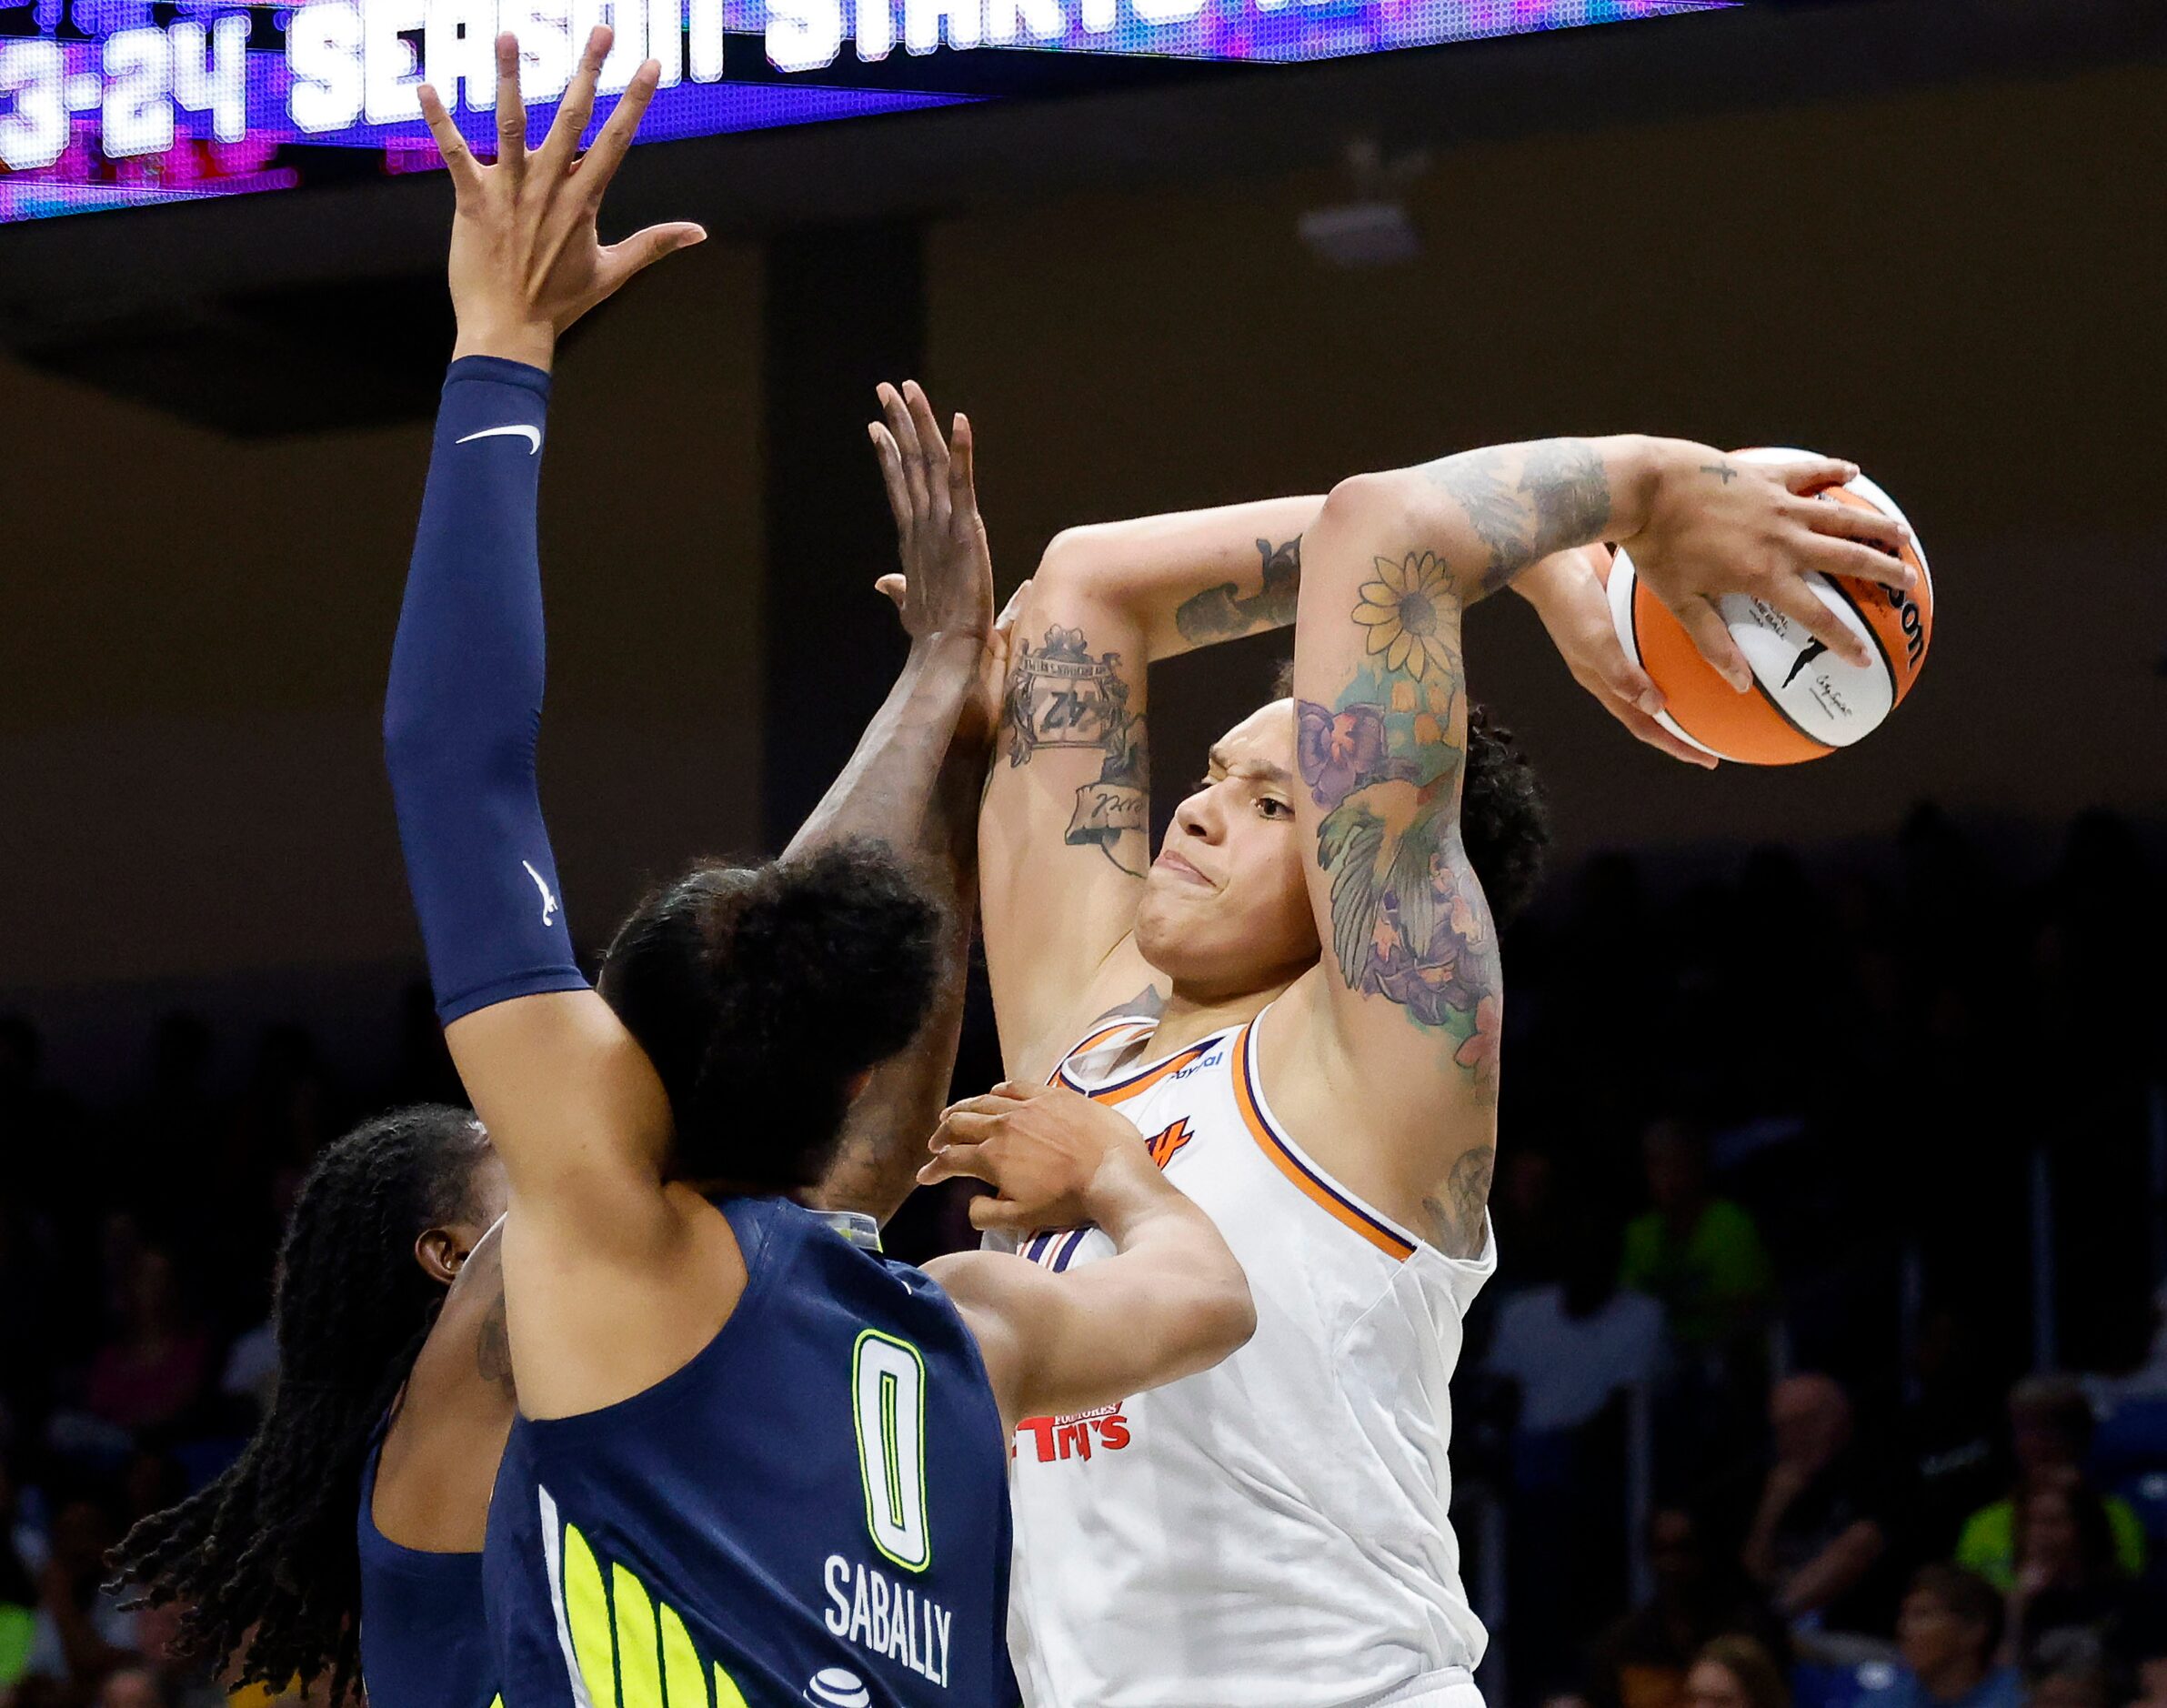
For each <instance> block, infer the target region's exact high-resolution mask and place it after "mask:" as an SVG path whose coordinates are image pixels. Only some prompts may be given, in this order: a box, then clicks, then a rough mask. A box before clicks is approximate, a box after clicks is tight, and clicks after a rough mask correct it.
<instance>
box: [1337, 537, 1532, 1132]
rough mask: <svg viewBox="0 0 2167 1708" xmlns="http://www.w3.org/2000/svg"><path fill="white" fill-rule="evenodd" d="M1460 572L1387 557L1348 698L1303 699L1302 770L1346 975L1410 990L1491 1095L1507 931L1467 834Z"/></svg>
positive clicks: (1358, 615)
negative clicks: (1500, 943)
mask: <svg viewBox="0 0 2167 1708" xmlns="http://www.w3.org/2000/svg"><path fill="white" fill-rule="evenodd" d="M1457 588H1458V577H1457V576H1456V575H1455V574H1454V572H1453V571H1452V570H1451V569H1450V568H1449V567H1448V566H1447V565H1446V564H1445V563H1444V562H1443V561H1442V560H1441V559H1440V558H1437V557H1436V556H1435V555H1433V554H1431V553H1428V552H1410V553H1409V554H1408V555H1407V557H1406V558H1402V559H1401V560H1400V562H1398V563H1394V562H1393V561H1392V560H1391V559H1390V558H1377V559H1376V560H1375V563H1374V578H1373V579H1371V580H1369V581H1367V582H1365V583H1364V584H1363V585H1362V588H1361V598H1360V603H1359V605H1357V607H1356V608H1355V610H1354V612H1353V617H1354V620H1355V621H1356V622H1357V623H1358V624H1359V625H1361V626H1362V627H1363V628H1367V629H1368V630H1369V640H1368V643H1367V646H1368V656H1367V657H1366V658H1364V659H1363V661H1362V662H1361V664H1360V665H1359V667H1358V668H1357V669H1356V672H1355V675H1354V679H1353V680H1352V681H1351V682H1350V683H1349V686H1348V687H1347V688H1346V690H1345V691H1344V692H1343V693H1341V695H1340V696H1339V701H1338V703H1337V704H1335V705H1332V706H1324V705H1320V704H1319V703H1317V702H1316V701H1314V700H1299V701H1297V702H1296V706H1295V717H1296V727H1297V748H1298V752H1299V763H1300V767H1301V776H1302V781H1303V782H1304V783H1306V784H1307V785H1308V786H1309V795H1310V799H1312V800H1314V801H1315V802H1316V804H1317V805H1318V806H1319V807H1320V808H1322V809H1324V818H1323V819H1322V820H1321V821H1320V822H1319V825H1318V827H1317V863H1318V866H1319V869H1322V870H1323V871H1325V872H1327V873H1329V875H1330V878H1331V908H1330V911H1331V938H1332V941H1331V951H1332V956H1333V959H1335V960H1336V962H1337V963H1338V967H1339V977H1340V979H1341V980H1343V981H1344V982H1345V983H1346V985H1347V988H1348V989H1349V990H1353V991H1356V992H1358V993H1359V994H1363V995H1377V996H1381V997H1383V998H1385V999H1386V1000H1388V1001H1391V1002H1396V1003H1398V1004H1399V1005H1400V1007H1401V1008H1402V1009H1403V1010H1406V1013H1407V1015H1408V1018H1409V1019H1410V1020H1412V1021H1413V1022H1414V1023H1415V1024H1416V1025H1418V1026H1420V1027H1422V1028H1423V1029H1424V1030H1428V1031H1431V1032H1434V1033H1436V1034H1438V1035H1439V1036H1440V1039H1441V1040H1444V1041H1446V1042H1448V1043H1450V1045H1451V1047H1452V1060H1453V1061H1454V1063H1455V1064H1456V1065H1458V1066H1459V1067H1460V1068H1461V1069H1463V1070H1466V1071H1467V1072H1468V1073H1469V1074H1470V1077H1471V1079H1472V1080H1473V1083H1474V1085H1475V1088H1476V1089H1477V1090H1478V1091H1480V1092H1481V1093H1482V1094H1484V1095H1486V1096H1488V1095H1494V1092H1495V1089H1496V1082H1497V1055H1498V1038H1499V1030H1500V1019H1501V1012H1502V1010H1501V1008H1500V1000H1499V989H1500V979H1499V971H1498V955H1497V940H1496V932H1495V929H1494V928H1493V926H1492V923H1491V920H1490V909H1489V906H1488V904H1487V903H1486V902H1485V901H1484V900H1483V897H1482V889H1481V886H1480V884H1479V883H1478V882H1477V881H1476V880H1475V874H1474V869H1473V868H1472V867H1471V866H1470V864H1469V863H1468V858H1467V850H1466V849H1465V848H1464V847H1463V846H1462V845H1461V842H1460V819H1459V809H1460V773H1461V771H1462V769H1464V767H1465V764H1466V754H1465V751H1464V747H1463V741H1464V738H1463V737H1462V735H1461V734H1460V728H1461V726H1462V724H1463V722H1464V718H1465V715H1466V709H1465V707H1464V705H1463V704H1462V703H1461V702H1462V698H1463V696H1464V692H1465V685H1466V676H1465V673H1464V671H1463V669H1462V668H1461V663H1460V645H1459V633H1458V630H1459V625H1458V622H1457V620H1456V618H1457V605H1458V603H1459V596H1458V592H1457Z"/></svg>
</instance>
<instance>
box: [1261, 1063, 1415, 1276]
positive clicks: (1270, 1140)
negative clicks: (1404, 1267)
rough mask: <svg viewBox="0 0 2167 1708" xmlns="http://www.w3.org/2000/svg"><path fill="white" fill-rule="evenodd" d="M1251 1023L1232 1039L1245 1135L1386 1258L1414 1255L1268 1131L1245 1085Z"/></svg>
mask: <svg viewBox="0 0 2167 1708" xmlns="http://www.w3.org/2000/svg"><path fill="white" fill-rule="evenodd" d="M1253 1030H1255V1022H1254V1021H1251V1022H1250V1023H1249V1025H1248V1026H1244V1027H1243V1028H1242V1029H1241V1031H1240V1034H1239V1036H1238V1037H1237V1038H1236V1039H1235V1040H1234V1071H1233V1076H1232V1077H1233V1080H1234V1103H1235V1107H1236V1108H1238V1109H1239V1110H1241V1119H1242V1120H1243V1121H1244V1122H1245V1123H1247V1125H1248V1127H1249V1136H1250V1137H1251V1138H1253V1139H1254V1140H1256V1141H1257V1146H1258V1149H1259V1150H1262V1151H1263V1152H1264V1154H1265V1155H1266V1156H1267V1157H1269V1158H1270V1159H1271V1161H1272V1163H1273V1164H1274V1166H1276V1167H1277V1168H1278V1169H1279V1172H1280V1173H1282V1174H1284V1175H1285V1176H1286V1177H1287V1178H1288V1179H1289V1181H1293V1182H1294V1184H1295V1185H1296V1186H1297V1187H1298V1188H1299V1189H1300V1191H1301V1192H1302V1195H1303V1196H1304V1197H1306V1198H1308V1199H1309V1201H1311V1202H1312V1203H1314V1204H1316V1205H1317V1206H1318V1208H1319V1209H1320V1210H1322V1211H1325V1213H1326V1214H1328V1215H1329V1216H1331V1217H1332V1218H1334V1219H1335V1220H1336V1221H1339V1222H1340V1223H1342V1224H1343V1225H1345V1226H1347V1227H1349V1228H1351V1229H1353V1230H1354V1231H1355V1232H1357V1233H1359V1234H1360V1235H1361V1236H1362V1238H1363V1239H1365V1240H1367V1241H1369V1243H1370V1244H1371V1245H1373V1246H1375V1247H1376V1248H1377V1249H1378V1250H1379V1251H1382V1252H1383V1253H1384V1254H1385V1255H1386V1256H1387V1257H1390V1258H1396V1259H1398V1260H1399V1261H1402V1262H1404V1261H1406V1260H1407V1259H1409V1258H1410V1257H1412V1256H1413V1255H1414V1254H1415V1248H1414V1247H1413V1245H1412V1244H1410V1242H1409V1241H1406V1240H1404V1239H1402V1238H1401V1237H1400V1235H1399V1234H1397V1233H1395V1232H1393V1231H1392V1230H1391V1229H1389V1228H1388V1227H1386V1226H1385V1225H1384V1224H1383V1223H1382V1222H1380V1221H1377V1220H1376V1219H1375V1218H1374V1217H1371V1216H1369V1215H1367V1214H1365V1213H1364V1212H1363V1211H1361V1210H1359V1208H1357V1207H1356V1206H1355V1205H1353V1204H1350V1203H1349V1202H1348V1201H1347V1200H1345V1199H1344V1198H1342V1197H1340V1196H1339V1193H1338V1192H1336V1191H1333V1190H1332V1189H1331V1187H1330V1186H1329V1185H1328V1184H1327V1183H1326V1182H1325V1181H1322V1180H1320V1179H1319V1178H1318V1176H1317V1175H1316V1173H1315V1172H1314V1171H1312V1170H1310V1169H1309V1167H1308V1165H1307V1164H1305V1163H1304V1162H1303V1161H1302V1160H1301V1159H1300V1158H1299V1157H1298V1156H1296V1155H1295V1154H1294V1153H1293V1151H1291V1150H1289V1149H1288V1147H1287V1144H1286V1141H1285V1140H1282V1139H1281V1138H1280V1137H1279V1134H1277V1133H1276V1132H1274V1131H1272V1130H1271V1124H1270V1123H1269V1121H1267V1120H1265V1119H1264V1111H1263V1110H1261V1109H1259V1108H1258V1106H1257V1099H1256V1095H1255V1093H1254V1092H1253V1091H1252V1090H1250V1087H1249V1072H1250V1067H1249V1034H1250V1032H1251V1031H1253Z"/></svg>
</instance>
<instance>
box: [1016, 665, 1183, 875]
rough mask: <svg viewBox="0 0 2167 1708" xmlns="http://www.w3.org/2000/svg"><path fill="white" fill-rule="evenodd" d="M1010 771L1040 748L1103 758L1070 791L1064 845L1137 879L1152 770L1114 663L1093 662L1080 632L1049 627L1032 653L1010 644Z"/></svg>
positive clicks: (1143, 862)
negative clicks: (1072, 800) (1089, 850)
mask: <svg viewBox="0 0 2167 1708" xmlns="http://www.w3.org/2000/svg"><path fill="white" fill-rule="evenodd" d="M1001 727H1002V729H1003V731H1004V732H1005V733H1006V735H1007V738H1008V764H1009V766H1010V767H1011V768H1015V767H1018V766H1023V765H1028V764H1029V763H1030V762H1031V760H1032V759H1034V758H1035V757H1037V755H1038V752H1039V751H1040V749H1046V748H1080V749H1087V750H1090V751H1095V752H1098V753H1099V754H1101V755H1103V756H1104V757H1103V759H1102V760H1101V762H1100V765H1099V776H1098V778H1097V779H1096V780H1094V781H1092V782H1089V783H1086V784H1085V785H1084V786H1083V787H1082V788H1081V789H1078V790H1077V791H1076V810H1075V813H1074V816H1073V817H1071V818H1070V819H1069V821H1068V830H1067V831H1066V832H1065V833H1064V837H1063V839H1064V840H1065V841H1067V842H1068V844H1069V845H1070V846H1071V847H1078V848H1080V847H1084V846H1087V845H1089V846H1091V847H1095V848H1097V849H1098V850H1099V852H1100V853H1101V854H1103V855H1105V856H1106V858H1107V859H1109V860H1110V861H1111V862H1112V863H1113V864H1114V865H1115V866H1116V867H1117V868H1119V869H1120V870H1122V871H1124V872H1127V873H1128V874H1129V876H1130V877H1132V878H1141V877H1143V876H1144V873H1145V868H1146V867H1147V866H1148V864H1149V859H1148V858H1147V851H1148V849H1149V842H1150V810H1151V805H1150V803H1151V762H1150V753H1149V747H1148V746H1147V743H1146V738H1145V730H1144V720H1143V719H1142V718H1140V717H1139V716H1138V715H1137V714H1135V713H1134V712H1132V711H1130V710H1129V682H1128V679H1127V678H1125V677H1124V676H1123V675H1122V673H1121V655H1120V654H1119V653H1118V652H1107V653H1101V654H1099V655H1098V656H1096V657H1094V656H1093V655H1092V653H1091V650H1090V646H1089V642H1088V641H1087V640H1086V639H1085V638H1084V632H1083V630H1082V629H1080V628H1062V627H1061V626H1060V625H1059V624H1058V623H1057V624H1056V625H1055V626H1054V627H1052V628H1048V630H1047V631H1046V638H1045V640H1044V642H1043V643H1042V644H1041V645H1040V646H1038V648H1035V649H1034V648H1032V646H1031V644H1030V642H1028V640H1018V642H1017V643H1016V654H1015V662H1014V664H1013V665H1012V666H1011V667H1010V668H1009V671H1008V692H1007V695H1006V697H1005V698H1004V700H1003V703H1002V707H1001Z"/></svg>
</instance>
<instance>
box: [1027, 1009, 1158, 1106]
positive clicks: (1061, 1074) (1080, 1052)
mask: <svg viewBox="0 0 2167 1708" xmlns="http://www.w3.org/2000/svg"><path fill="white" fill-rule="evenodd" d="M1149 1023H1150V1022H1149V1021H1148V1020H1116V1021H1115V1022H1114V1023H1113V1024H1112V1025H1111V1026H1101V1027H1100V1028H1099V1030H1097V1031H1095V1032H1093V1033H1092V1034H1091V1035H1090V1036H1089V1038H1087V1039H1085V1040H1083V1042H1082V1043H1080V1044H1078V1045H1077V1047H1076V1048H1075V1049H1074V1050H1070V1051H1069V1052H1068V1054H1067V1055H1065V1056H1063V1057H1062V1058H1061V1059H1060V1060H1058V1062H1056V1063H1055V1064H1054V1069H1053V1071H1052V1072H1051V1073H1049V1074H1048V1075H1047V1076H1046V1083H1047V1084H1048V1085H1052V1084H1053V1083H1055V1082H1056V1081H1057V1080H1066V1079H1068V1064H1069V1063H1070V1062H1071V1061H1074V1060H1076V1059H1077V1057H1078V1056H1088V1055H1089V1054H1090V1053H1091V1051H1093V1050H1097V1049H1099V1048H1100V1047H1101V1046H1102V1045H1105V1044H1107V1043H1109V1042H1111V1041H1112V1040H1114V1039H1115V1038H1117V1037H1119V1035H1120V1034H1121V1033H1123V1032H1125V1031H1133V1030H1135V1029H1136V1028H1138V1027H1139V1026H1146V1025H1149ZM1077 1089H1078V1090H1082V1089H1083V1088H1082V1087H1080V1086H1078V1087H1077Z"/></svg>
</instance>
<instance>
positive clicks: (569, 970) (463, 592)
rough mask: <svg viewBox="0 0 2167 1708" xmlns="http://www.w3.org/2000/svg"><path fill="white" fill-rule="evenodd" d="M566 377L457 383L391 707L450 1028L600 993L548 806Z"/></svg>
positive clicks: (409, 590)
mask: <svg viewBox="0 0 2167 1708" xmlns="http://www.w3.org/2000/svg"><path fill="white" fill-rule="evenodd" d="M548 401H549V377H548V375H547V374H545V373H543V372H542V371H541V369H539V368H536V367H527V365H526V364H524V363H521V362H507V361H504V360H501V359H499V358H497V357H488V356H470V357H463V358H462V359H461V360H459V361H456V362H454V363H453V364H452V365H451V370H450V372H449V373H448V374H447V375H446V377H445V381H444V399H443V402H442V404H441V405H440V406H439V407H438V410H437V415H436V448H435V449H434V451H433V452H432V453H431V455H430V457H429V480H428V487H427V489H426V492H425V494H424V495H423V497H422V501H421V527H420V530H419V533H418V534H417V535H416V538H415V542H414V562H413V566H412V568H410V569H409V570H408V572H407V576H406V601H405V603H404V604H403V605H402V606H401V607H400V608H399V632H398V639H397V640H396V643H395V644H394V645H393V647H392V651H391V679H390V682H389V684H388V685H387V687H386V690H385V696H384V758H385V764H386V769H388V770H389V771H390V773H391V792H392V798H393V799H394V801H395V802H396V806H397V809H398V824H399V845H400V847H401V848H402V849H405V851H406V883H407V887H408V889H411V890H412V892H413V895H414V909H415V911H416V913H417V914H419V915H420V917H421V935H422V940H423V942H424V943H425V944H426V947H427V949H428V960H429V980H430V982H431V984H432V985H433V986H434V987H435V990H436V1013H437V1015H438V1017H439V1018H440V1019H442V1020H443V1021H444V1022H445V1023H446V1025H449V1024H450V1023H451V1022H452V1021H453V1020H457V1019H458V1018H459V1017H460V1016H461V1015H462V1014H471V1013H473V1012H474V1011H475V1010H477V1009H484V1008H487V1007H489V1006H490V1005H491V1004H493V1003H497V1002H504V1001H508V1000H510V999H511V998H513V997H520V996H531V995H533V994H535V993H536V992H537V991H542V990H582V989H584V988H585V987H586V984H587V980H585V979H583V978H581V977H580V974H579V968H578V966H577V962H575V961H574V959H573V958H572V938H571V933H570V932H569V931H568V930H567V929H566V927H565V912H564V909H563V907H562V906H561V905H560V904H559V903H558V901H557V865H556V862H555V860H554V859H552V858H551V856H550V852H549V837H548V833H547V831H546V830H545V829H543V826H542V809H541V801H540V799H539V798H538V797H537V793H536V790H535V740H536V738H537V736H538V735H539V733H540V730H541V721H542V570H541V558H540V556H539V553H538V552H537V548H536V543H535V503H536V496H537V490H538V488H539V487H540V484H541V481H540V476H541V466H542V457H541V449H542V433H543V427H544V425H545V423H546V421H547V413H548V408H547V407H548Z"/></svg>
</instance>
